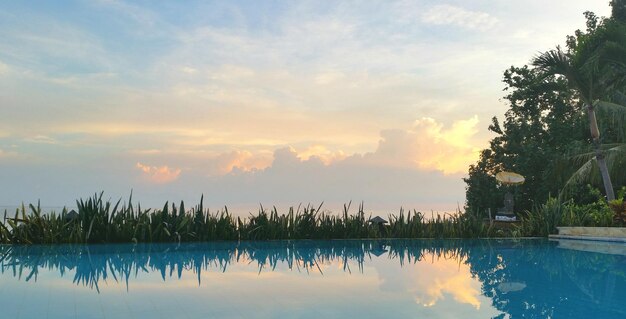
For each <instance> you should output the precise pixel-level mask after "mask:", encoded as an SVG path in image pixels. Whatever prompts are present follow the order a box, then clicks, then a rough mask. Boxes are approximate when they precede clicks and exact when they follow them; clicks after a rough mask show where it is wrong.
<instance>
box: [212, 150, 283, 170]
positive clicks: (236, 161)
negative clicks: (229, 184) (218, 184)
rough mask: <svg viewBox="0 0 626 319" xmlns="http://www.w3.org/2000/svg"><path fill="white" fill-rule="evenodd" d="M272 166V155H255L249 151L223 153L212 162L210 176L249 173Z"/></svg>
mask: <svg viewBox="0 0 626 319" xmlns="http://www.w3.org/2000/svg"><path fill="white" fill-rule="evenodd" d="M271 164H272V158H271V153H267V154H265V153H261V154H256V155H255V154H253V153H251V152H249V151H232V152H229V153H222V154H220V155H218V156H217V157H216V158H214V159H213V161H211V163H210V164H209V166H210V172H209V174H210V175H226V174H228V173H230V172H232V171H233V170H235V169H237V170H239V171H244V172H249V171H253V170H259V169H264V168H267V167H269V166H270V165H271Z"/></svg>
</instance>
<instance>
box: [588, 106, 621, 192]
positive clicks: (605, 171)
mask: <svg viewBox="0 0 626 319" xmlns="http://www.w3.org/2000/svg"><path fill="white" fill-rule="evenodd" d="M587 115H588V116H589V128H590V129H591V138H592V139H593V147H594V149H595V153H596V161H597V162H598V168H600V175H601V176H602V183H603V184H604V191H605V193H606V199H607V200H608V201H612V200H614V199H615V193H614V192H613V184H612V183H611V176H610V175H609V168H608V167H607V166H606V160H605V159H604V153H603V152H602V149H601V148H600V130H598V121H597V120H596V111H595V108H594V107H593V104H591V103H588V104H587Z"/></svg>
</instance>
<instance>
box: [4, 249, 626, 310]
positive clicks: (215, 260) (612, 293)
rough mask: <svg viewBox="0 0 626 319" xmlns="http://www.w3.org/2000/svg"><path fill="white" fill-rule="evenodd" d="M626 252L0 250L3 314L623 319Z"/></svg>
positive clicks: (500, 250) (513, 250)
mask: <svg viewBox="0 0 626 319" xmlns="http://www.w3.org/2000/svg"><path fill="white" fill-rule="evenodd" d="M625 248H626V245H624V244H613V245H610V246H608V248H607V247H605V246H602V245H601V244H585V245H580V244H579V243H573V244H572V243H569V242H567V241H561V242H553V241H548V240H529V239H525V240H367V241H361V240H346V241H270V242H241V243H234V242H217V243H194V244H153V245H142V244H139V245H126V244H125V245H89V246H69V245H61V246H30V247H29V246H0V256H1V257H0V258H1V259H0V266H1V272H0V318H168V319H169V318H185V319H187V318H599V319H603V318H626V256H624V253H623V252H624V251H626V249H625Z"/></svg>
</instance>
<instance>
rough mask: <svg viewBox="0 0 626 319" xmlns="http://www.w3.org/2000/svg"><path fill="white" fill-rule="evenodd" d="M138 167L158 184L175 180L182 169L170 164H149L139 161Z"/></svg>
mask: <svg viewBox="0 0 626 319" xmlns="http://www.w3.org/2000/svg"><path fill="white" fill-rule="evenodd" d="M136 167H137V168H138V169H140V170H141V171H142V172H143V173H144V176H146V177H147V178H148V179H149V180H150V181H152V182H154V183H157V184H166V183H170V182H173V181H174V180H176V179H177V178H178V176H179V175H180V172H181V170H180V169H179V168H176V169H174V168H169V167H168V166H148V165H144V164H141V163H137V165H136Z"/></svg>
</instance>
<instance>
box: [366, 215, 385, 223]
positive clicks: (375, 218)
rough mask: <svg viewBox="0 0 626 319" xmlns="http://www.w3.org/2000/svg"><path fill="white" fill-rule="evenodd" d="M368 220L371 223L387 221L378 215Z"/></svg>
mask: <svg viewBox="0 0 626 319" xmlns="http://www.w3.org/2000/svg"><path fill="white" fill-rule="evenodd" d="M369 222H370V223H372V224H386V223H387V221H386V220H384V219H383V218H382V217H380V216H376V217H374V218H372V219H370V220H369Z"/></svg>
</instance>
